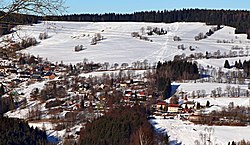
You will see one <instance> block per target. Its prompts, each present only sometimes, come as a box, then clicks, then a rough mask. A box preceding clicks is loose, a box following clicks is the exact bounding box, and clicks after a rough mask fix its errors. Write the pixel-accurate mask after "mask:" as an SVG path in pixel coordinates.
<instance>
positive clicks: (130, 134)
mask: <svg viewBox="0 0 250 145" xmlns="http://www.w3.org/2000/svg"><path fill="white" fill-rule="evenodd" d="M145 114H146V113H145V110H144V109H143V108H141V107H140V106H135V107H132V108H131V107H120V108H117V109H113V110H112V111H110V112H108V113H107V114H105V115H104V116H102V117H100V118H98V119H97V120H94V121H93V122H92V123H88V124H87V125H86V127H85V128H84V129H81V132H80V140H79V144H81V145H88V144H95V145H104V144H106V145H108V144H119V145H128V144H133V145H140V144H141V143H143V144H145V145H151V144H154V134H153V128H152V126H151V125H150V123H149V122H148V121H147V119H146V115H145Z"/></svg>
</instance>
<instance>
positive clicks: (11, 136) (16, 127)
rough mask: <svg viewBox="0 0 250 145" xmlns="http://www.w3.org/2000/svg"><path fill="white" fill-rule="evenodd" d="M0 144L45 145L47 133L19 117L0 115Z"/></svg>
mask: <svg viewBox="0 0 250 145" xmlns="http://www.w3.org/2000/svg"><path fill="white" fill-rule="evenodd" d="M0 134H1V135H0V145H45V144H49V143H48V141H47V135H46V133H45V132H44V131H42V130H39V129H38V128H33V127H29V125H28V123H27V122H24V121H23V120H20V119H13V118H5V117H2V118H1V117H0Z"/></svg>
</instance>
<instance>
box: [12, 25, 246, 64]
mask: <svg viewBox="0 0 250 145" xmlns="http://www.w3.org/2000/svg"><path fill="white" fill-rule="evenodd" d="M19 27H21V29H20V30H18V31H17V33H16V34H18V35H19V36H28V37H35V38H37V40H38V37H39V34H40V33H43V32H48V35H49V39H46V40H41V41H40V43H39V44H38V45H36V46H33V47H30V48H28V49H26V50H23V51H22V52H24V53H30V54H33V55H39V56H42V57H44V58H48V60H50V61H53V62H61V60H63V62H64V63H73V64H75V63H77V62H82V61H83V60H84V58H87V59H88V60H89V61H94V62H102V63H103V62H109V63H119V64H121V63H129V64H131V63H132V62H134V61H143V60H145V59H147V60H148V61H149V62H150V63H155V62H158V61H165V60H172V59H173V58H174V56H175V55H181V54H183V53H184V54H185V55H186V56H188V55H190V54H193V53H199V52H202V53H205V52H206V51H209V52H211V53H213V52H216V51H217V50H220V51H221V54H223V53H224V52H229V51H230V49H231V47H232V46H236V45H237V46H240V47H244V48H245V47H247V46H248V44H249V41H248V40H247V39H246V35H245V34H235V33H234V30H235V28H232V27H228V26H224V27H223V28H222V29H220V30H218V31H216V32H215V33H214V34H213V35H212V36H209V37H208V38H207V39H202V40H200V41H195V40H194V37H195V36H197V35H198V34H199V33H204V34H205V33H206V32H208V30H209V29H211V28H212V27H215V26H211V25H206V24H204V23H197V22H194V23H185V22H183V23H170V24H166V23H137V22H95V23H94V22H42V23H40V24H34V25H33V26H19ZM142 27H144V31H145V32H142V29H141V28H142ZM148 27H151V28H154V27H158V28H163V29H164V30H167V32H168V33H167V34H166V35H160V36H159V35H152V36H148V37H149V39H151V40H152V41H153V42H150V41H144V40H140V39H138V38H133V37H132V36H131V33H132V32H139V34H142V33H143V35H145V33H146V31H147V28H148ZM96 33H100V34H101V36H103V38H104V40H102V41H100V42H98V43H97V45H90V42H91V39H92V38H93V36H94V35H95V34H96ZM174 36H179V37H180V38H181V39H182V41H174V40H173V37H174ZM17 38H18V37H17ZM217 40H221V41H222V40H228V41H230V42H231V41H233V42H234V43H217ZM182 44H183V45H184V47H186V48H189V47H190V46H192V47H193V48H194V49H195V50H194V51H190V50H189V49H185V50H181V49H178V45H182ZM77 45H83V46H84V47H85V48H87V49H86V50H83V51H80V52H75V51H74V47H75V46H77ZM223 62H224V61H223ZM200 63H204V64H210V62H209V61H204V62H203V61H200ZM211 64H213V62H211Z"/></svg>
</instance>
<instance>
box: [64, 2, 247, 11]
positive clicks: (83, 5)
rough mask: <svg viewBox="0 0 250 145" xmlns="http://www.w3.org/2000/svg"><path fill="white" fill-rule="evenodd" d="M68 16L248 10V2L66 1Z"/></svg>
mask: <svg viewBox="0 0 250 145" xmlns="http://www.w3.org/2000/svg"><path fill="white" fill-rule="evenodd" d="M66 6H68V7H69V8H68V10H67V11H68V12H67V13H70V14H74V13H77V14H80V13H109V12H115V13H132V12H137V11H149V10H164V9H167V10H173V9H183V8H207V9H234V10H237V9H240V10H250V0H66Z"/></svg>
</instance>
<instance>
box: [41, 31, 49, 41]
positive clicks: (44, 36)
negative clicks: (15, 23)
mask: <svg viewBox="0 0 250 145" xmlns="http://www.w3.org/2000/svg"><path fill="white" fill-rule="evenodd" d="M48 37H49V35H48V33H47V32H44V33H40V34H39V39H40V40H44V39H48Z"/></svg>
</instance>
